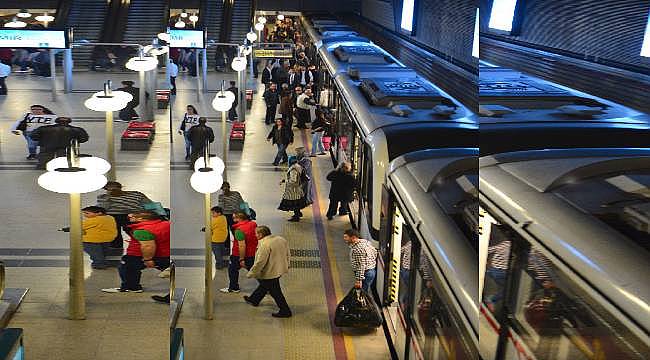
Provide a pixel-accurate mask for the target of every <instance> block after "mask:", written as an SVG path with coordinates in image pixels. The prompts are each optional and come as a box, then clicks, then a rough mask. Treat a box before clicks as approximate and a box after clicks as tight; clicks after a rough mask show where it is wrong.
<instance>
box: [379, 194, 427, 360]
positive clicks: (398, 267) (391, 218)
mask: <svg viewBox="0 0 650 360" xmlns="http://www.w3.org/2000/svg"><path fill="white" fill-rule="evenodd" d="M383 190H384V192H383V196H382V207H384V205H386V206H385V210H386V211H385V212H383V215H384V216H385V218H384V221H383V223H384V224H385V226H384V227H383V229H382V230H383V231H381V236H380V255H381V264H383V266H382V270H383V271H382V273H381V274H380V273H379V272H378V274H377V282H376V286H377V292H378V294H379V296H380V297H381V299H382V301H381V303H382V310H383V313H384V317H385V319H386V324H387V326H388V331H389V332H390V337H391V342H392V345H393V347H394V349H395V352H396V354H397V355H398V357H399V358H400V359H407V358H408V353H409V346H408V344H409V342H410V340H409V339H410V331H409V326H408V324H409V323H410V319H409V318H408V317H407V315H408V314H410V307H411V306H412V294H411V289H412V288H413V284H412V277H411V276H410V270H409V269H410V264H411V256H412V253H413V251H412V250H413V246H414V245H413V244H414V242H413V239H414V234H413V232H412V230H411V228H410V227H409V225H408V224H407V223H406V222H405V219H404V217H403V215H402V212H401V210H400V208H399V207H398V206H397V203H396V202H394V201H393V200H392V199H391V195H390V193H389V191H388V190H387V189H386V188H384V189H383ZM415 243H416V244H415V248H416V251H417V248H419V244H417V241H416V242H415Z"/></svg>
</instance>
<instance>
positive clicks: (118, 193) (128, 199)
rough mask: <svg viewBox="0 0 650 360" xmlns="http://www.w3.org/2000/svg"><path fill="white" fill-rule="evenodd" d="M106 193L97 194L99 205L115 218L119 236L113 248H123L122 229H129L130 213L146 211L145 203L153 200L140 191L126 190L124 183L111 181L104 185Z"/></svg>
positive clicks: (114, 241) (112, 244) (113, 243)
mask: <svg viewBox="0 0 650 360" xmlns="http://www.w3.org/2000/svg"><path fill="white" fill-rule="evenodd" d="M104 190H106V193H105V194H101V195H99V196H97V205H98V206H100V207H102V208H104V209H106V213H107V214H109V215H111V216H112V217H114V218H115V222H116V224H117V236H116V237H115V239H114V240H113V242H112V243H111V247H112V248H116V249H122V245H123V244H122V243H123V239H122V230H126V229H127V225H128V224H129V216H128V214H130V213H138V212H142V211H144V204H148V203H150V202H151V200H149V198H148V197H147V196H146V195H145V194H143V193H141V192H139V191H124V190H122V184H120V183H119V182H117V181H109V182H107V183H106V185H104Z"/></svg>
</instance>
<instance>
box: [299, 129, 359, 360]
mask: <svg viewBox="0 0 650 360" xmlns="http://www.w3.org/2000/svg"><path fill="white" fill-rule="evenodd" d="M305 133H306V131H304V130H302V131H300V135H301V136H302V137H303V143H305V144H307V146H306V149H307V150H308V151H307V153H311V141H308V140H309V139H305V138H306V135H305ZM305 140H307V141H305ZM312 177H313V178H314V179H320V178H321V177H320V170H319V169H318V166H313V165H312ZM314 192H315V193H316V194H315V195H316V196H318V198H319V200H320V201H319V202H318V203H319V205H320V210H321V211H320V213H321V217H322V214H323V207H324V206H325V204H327V203H328V202H329V199H327V198H324V197H323V196H321V192H320V185H319V182H318V181H314ZM325 200H327V201H325ZM325 242H326V243H327V255H328V258H329V263H330V269H331V271H332V279H333V280H334V281H333V282H334V293H335V294H336V301H340V299H343V292H342V291H341V277H340V276H339V270H338V263H337V262H336V254H334V251H333V249H334V244H333V242H332V237H331V236H330V235H329V229H327V230H326V231H325ZM341 334H342V335H343V343H344V344H345V352H346V354H347V357H348V360H354V359H356V357H355V352H354V343H353V342H352V337H350V336H348V335H346V334H345V333H344V332H341Z"/></svg>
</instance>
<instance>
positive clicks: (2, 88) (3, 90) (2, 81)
mask: <svg viewBox="0 0 650 360" xmlns="http://www.w3.org/2000/svg"><path fill="white" fill-rule="evenodd" d="M9 74H11V66H9V65H7V64H5V63H4V61H0V95H7V77H8V76H9Z"/></svg>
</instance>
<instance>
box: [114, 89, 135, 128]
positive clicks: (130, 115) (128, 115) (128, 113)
mask: <svg viewBox="0 0 650 360" xmlns="http://www.w3.org/2000/svg"><path fill="white" fill-rule="evenodd" d="M133 84H134V82H133V81H131V80H124V81H122V85H124V86H122V87H121V88H119V89H117V91H124V92H127V93H129V94H131V96H133V99H132V100H131V101H129V103H128V104H126V107H125V108H124V109H122V110H120V113H119V115H118V116H119V118H120V120H116V121H122V122H129V121H131V120H133V119H137V118H138V117H139V116H138V113H137V112H135V108H136V107H137V106H138V105H140V88H137V87H135V86H133Z"/></svg>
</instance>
